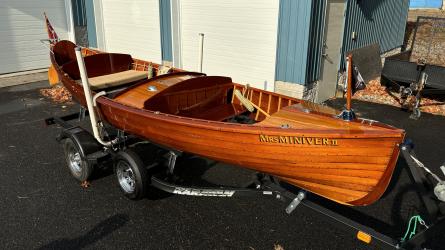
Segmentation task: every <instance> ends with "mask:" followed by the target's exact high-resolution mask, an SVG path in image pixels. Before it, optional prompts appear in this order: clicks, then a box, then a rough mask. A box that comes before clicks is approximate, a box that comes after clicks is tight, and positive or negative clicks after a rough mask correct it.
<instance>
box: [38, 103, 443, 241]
mask: <svg viewBox="0 0 445 250" xmlns="http://www.w3.org/2000/svg"><path fill="white" fill-rule="evenodd" d="M86 116H88V111H87V110H85V109H84V108H81V111H80V112H79V113H73V114H70V115H66V116H63V117H52V118H48V119H46V120H45V123H46V125H53V124H57V125H59V126H60V127H62V131H61V133H60V134H59V136H58V137H57V140H58V141H59V142H62V141H66V140H69V141H71V142H73V144H74V146H75V148H76V149H77V152H78V156H80V159H81V162H82V163H83V164H85V166H87V167H88V168H91V169H90V170H89V171H88V173H89V174H91V172H92V168H93V167H94V168H97V167H99V166H101V165H104V163H105V162H109V161H110V160H111V161H113V162H115V161H116V159H118V158H119V154H120V152H125V151H127V150H129V148H130V146H132V145H134V144H137V143H141V142H143V143H147V142H146V141H142V140H140V139H138V138H135V137H133V136H131V135H125V134H124V133H123V132H122V131H114V134H115V135H114V136H116V138H118V141H119V143H118V144H117V145H115V146H114V147H113V148H108V147H104V146H103V145H101V144H99V143H98V142H97V141H96V140H95V138H94V136H93V135H92V134H91V133H90V132H88V131H87V130H85V129H84V128H82V127H80V126H78V125H73V124H72V123H70V121H73V120H79V121H81V120H82V119H84V118H85V117H86ZM111 132H113V131H111ZM148 143H150V142H148ZM150 144H153V143H150ZM153 145H155V146H156V147H160V148H162V149H164V150H167V152H168V154H167V155H168V156H167V163H166V164H163V163H162V162H161V161H157V162H154V163H152V164H149V165H141V166H143V167H142V168H143V169H140V170H139V171H143V172H145V171H147V173H149V174H147V175H146V177H147V178H148V180H147V182H146V183H147V184H148V185H150V186H152V187H155V188H157V189H160V190H163V191H165V192H167V193H171V194H179V195H191V196H214V197H243V196H244V197H245V196H255V197H270V198H273V199H276V200H279V201H282V202H286V203H287V204H288V205H287V207H286V208H285V212H286V213H288V214H291V213H292V212H293V211H295V210H296V208H297V207H299V206H300V207H301V206H303V207H306V208H309V209H311V210H313V211H315V212H318V213H320V214H322V215H324V216H326V217H327V218H330V219H331V220H332V221H333V222H334V224H338V225H343V226H345V227H346V228H348V229H350V231H351V232H352V233H353V234H355V237H357V239H359V240H361V241H363V242H365V243H367V244H370V245H373V246H379V247H381V248H387V249H421V248H424V247H425V244H427V243H428V242H429V241H430V240H431V239H432V237H433V236H434V235H438V234H440V232H441V231H440V230H443V228H445V202H444V201H445V182H443V181H440V179H439V181H437V180H435V179H434V178H428V177H430V176H427V175H425V173H426V171H425V170H424V169H422V167H421V166H419V162H417V159H416V158H415V153H414V150H413V145H412V143H409V142H406V143H405V144H403V145H401V146H400V147H401V152H402V156H403V157H404V158H405V160H406V163H407V166H408V168H407V170H408V173H409V176H410V178H411V181H412V183H413V184H414V185H415V186H416V188H417V193H418V195H419V197H420V199H421V201H422V203H423V205H424V207H425V208H426V212H425V214H426V217H425V218H424V221H425V227H424V228H423V229H422V230H420V231H418V232H417V233H415V232H413V233H412V237H410V238H409V239H406V240H403V241H402V240H401V239H400V238H397V237H392V236H388V235H385V234H384V233H380V232H378V231H376V230H375V229H373V228H372V225H371V226H370V225H369V222H368V223H367V225H365V223H361V222H359V221H356V220H353V219H350V218H348V215H350V214H357V213H358V214H360V215H359V216H360V217H367V219H368V221H372V223H374V222H375V223H376V224H377V223H378V224H385V223H384V222H381V221H379V220H377V219H375V218H371V217H369V216H367V215H364V214H363V213H361V212H359V211H357V210H354V209H353V208H350V207H346V206H343V205H339V204H336V203H335V202H332V201H329V200H327V199H324V198H322V197H319V196H317V195H315V194H312V193H310V192H307V191H305V190H301V189H297V188H295V187H292V186H290V185H289V186H287V185H286V183H280V181H279V180H278V179H276V178H275V177H272V176H269V175H264V174H259V173H255V175H254V176H255V178H253V180H252V181H251V182H250V183H248V184H247V185H246V187H245V188H233V187H216V188H215V187H212V188H206V187H190V186H181V185H177V184H175V183H174V181H171V180H172V179H173V178H170V177H172V176H173V173H174V168H175V164H176V159H177V157H179V156H181V155H182V152H179V151H176V150H172V149H168V148H165V147H162V146H159V145H156V144H153ZM64 149H65V150H67V149H66V148H64ZM65 155H67V152H65ZM128 155H130V159H129V161H132V160H133V161H138V159H137V158H138V156H137V154H136V155H135V154H128ZM72 158H73V157H72ZM72 158H69V157H68V156H67V161H69V160H70V159H72ZM133 158H134V159H133ZM69 164H70V163H69ZM163 165H164V166H165V165H166V166H167V169H166V170H167V171H162V170H161V169H164V170H165V168H162V166H163ZM443 168H444V169H445V167H443ZM70 170H71V169H70ZM148 171H149V172H148ZM444 171H445V170H444ZM115 172H118V171H117V170H116V169H115ZM160 173H161V175H159V174H160ZM162 173H163V174H162ZM121 174H122V172H121ZM444 174H445V173H444ZM116 175H117V177H118V181H119V182H121V180H122V178H121V179H119V176H118V175H119V174H118V173H116ZM433 175H434V174H433ZM75 177H76V176H75ZM87 177H89V176H87ZM436 177H437V176H436ZM76 179H78V180H79V178H77V177H76ZM86 179H87V178H85V180H86ZM434 183H437V184H436V185H434ZM119 184H120V186H121V188H122V189H123V191H124V194H125V189H124V188H123V187H122V183H119ZM433 193H435V194H436V197H433V195H432V194H433ZM127 198H130V199H138V198H141V197H136V196H128V195H127ZM339 208H340V209H339ZM345 211H347V212H345ZM355 217H357V216H355ZM414 234H415V235H414Z"/></svg>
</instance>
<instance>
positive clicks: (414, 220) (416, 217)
mask: <svg viewBox="0 0 445 250" xmlns="http://www.w3.org/2000/svg"><path fill="white" fill-rule="evenodd" d="M417 223H419V224H420V225H422V226H425V227H426V228H428V226H427V225H426V224H425V221H424V220H423V219H422V217H420V215H414V216H412V217H411V219H409V222H408V228H407V229H406V233H405V236H403V238H402V242H404V241H405V240H406V239H407V238H408V240H409V239H411V238H412V237H413V236H414V235H416V230H417ZM411 225H413V228H411ZM410 229H411V230H410Z"/></svg>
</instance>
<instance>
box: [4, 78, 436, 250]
mask: <svg viewBox="0 0 445 250" xmlns="http://www.w3.org/2000/svg"><path fill="white" fill-rule="evenodd" d="M46 87H48V83H47V82H45V81H42V82H36V83H32V84H26V85H20V86H14V87H7V88H1V89H0V170H1V173H0V183H1V185H0V191H1V194H2V196H1V198H0V222H1V225H2V227H1V228H2V229H1V231H0V247H1V249H274V248H276V246H278V245H279V246H281V247H282V248H283V249H286V250H287V249H372V248H373V247H370V246H368V245H366V244H364V243H362V242H360V241H358V240H356V239H355V232H353V231H351V230H348V229H347V228H345V227H343V226H339V225H337V224H335V223H333V222H332V221H331V220H329V219H327V218H326V217H324V216H322V215H320V214H318V213H316V212H314V211H312V210H309V209H307V208H305V207H298V208H297V209H296V210H295V211H294V213H292V214H291V215H287V214H286V213H285V211H284V209H285V207H286V205H287V204H284V203H282V202H278V201H277V200H274V199H272V198H264V199H261V198H252V197H244V198H215V197H190V196H180V195H166V194H164V193H162V192H160V191H156V190H152V192H153V194H152V195H150V196H149V197H148V198H146V199H143V200H140V201H136V202H135V201H130V200H128V199H126V198H125V197H124V196H123V195H122V194H121V191H120V190H119V188H118V186H117V183H116V181H115V177H114V175H112V174H111V173H110V171H104V172H103V173H96V174H95V178H94V180H93V181H92V182H91V186H90V187H89V188H82V187H81V186H80V185H79V183H78V182H76V181H75V180H74V179H73V178H72V177H71V176H70V174H69V172H68V169H67V167H66V163H65V160H64V156H63V151H62V147H61V145H60V144H58V142H57V141H56V140H55V138H56V136H57V135H58V133H59V132H60V128H58V127H56V126H51V127H46V126H45V125H44V122H43V119H44V118H47V117H50V116H56V115H64V114H69V113H71V112H74V111H77V110H78V106H77V105H76V104H74V103H71V104H57V103H53V102H52V101H50V100H49V99H47V98H44V97H42V96H41V95H40V94H39V91H38V90H39V89H40V88H46ZM343 103H344V102H343V100H335V101H331V102H329V105H331V106H334V107H341V106H342V105H343ZM353 106H354V108H355V110H356V112H357V113H358V114H360V115H361V116H363V117H367V118H370V119H375V120H379V121H382V122H385V123H388V124H391V125H394V126H397V127H400V128H404V129H406V131H407V134H408V135H407V137H409V138H411V139H412V140H413V141H414V143H415V145H416V147H415V149H416V153H417V156H418V157H419V158H420V159H421V160H422V161H423V162H424V163H425V164H426V165H427V166H429V167H431V168H432V169H433V170H434V171H436V173H440V172H439V166H440V165H441V163H442V162H443V161H444V160H445V140H444V131H443V130H444V125H445V118H444V117H439V116H433V115H429V114H423V115H422V117H421V118H420V120H418V121H415V120H411V119H409V114H408V113H406V112H403V111H401V110H399V109H397V108H394V107H390V106H385V105H378V104H371V103H365V102H353ZM405 168H406V164H405V162H404V160H403V159H402V158H400V159H399V161H398V164H397V169H396V171H395V173H394V176H393V178H392V182H391V184H390V187H389V188H388V190H387V192H386V193H385V195H384V196H383V197H382V199H381V200H379V201H378V202H376V203H374V204H372V205H370V206H367V207H360V208H354V211H355V212H357V213H355V212H354V213H350V214H351V217H357V218H354V219H357V220H360V219H361V220H363V222H362V223H364V224H367V225H370V226H373V227H375V228H376V229H377V230H379V231H382V232H384V233H386V234H389V235H391V236H393V237H401V236H403V233H404V231H405V229H406V226H407V222H408V219H409V218H410V217H411V216H412V215H416V214H421V215H422V214H423V213H424V211H425V209H424V208H423V207H422V205H421V203H420V200H419V198H418V196H417V195H416V193H415V188H414V186H413V185H412V184H411V183H410V180H409V178H408V174H407V172H406V170H405ZM178 173H179V175H180V176H181V178H184V179H187V180H188V183H191V184H203V183H204V184H225V185H233V186H236V185H240V184H241V183H244V181H245V180H246V179H247V178H248V176H249V175H250V174H251V173H250V172H249V171H246V170H244V169H239V168H237V167H234V166H228V165H225V164H221V163H218V162H213V161H210V160H206V159H201V158H196V157H195V158H191V159H190V160H188V161H184V162H182V163H181V164H180V166H178ZM341 209H343V208H342V207H340V210H341ZM347 209H350V208H346V207H345V208H344V211H345V213H348V212H346V211H349V210H347ZM359 214H364V216H361V215H359ZM378 221H381V222H378ZM444 230H445V229H444ZM444 245H445V236H443V235H439V236H437V237H436V239H434V242H432V245H431V246H432V248H433V249H440V248H441V247H443V246H444Z"/></svg>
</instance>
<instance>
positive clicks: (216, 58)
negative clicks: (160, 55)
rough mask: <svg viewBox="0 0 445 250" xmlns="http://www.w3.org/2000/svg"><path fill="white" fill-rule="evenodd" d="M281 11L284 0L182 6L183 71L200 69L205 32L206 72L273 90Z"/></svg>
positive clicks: (189, 1)
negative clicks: (279, 11) (201, 43)
mask: <svg viewBox="0 0 445 250" xmlns="http://www.w3.org/2000/svg"><path fill="white" fill-rule="evenodd" d="M278 7H279V1H278V0H273V1H271V0H264V1H248V0H232V1H204V0H183V1H181V25H182V26H181V35H182V39H181V44H182V51H181V52H182V64H183V68H184V69H186V70H194V71H196V70H197V67H198V43H199V41H198V39H199V37H198V34H199V33H204V35H205V36H204V61H203V72H205V73H207V74H208V75H225V76H230V77H232V79H233V80H234V81H235V82H239V83H249V84H251V85H252V86H255V87H258V88H264V86H265V82H267V89H268V90H273V83H274V80H275V57H276V43H277V40H276V39H277V28H278Z"/></svg>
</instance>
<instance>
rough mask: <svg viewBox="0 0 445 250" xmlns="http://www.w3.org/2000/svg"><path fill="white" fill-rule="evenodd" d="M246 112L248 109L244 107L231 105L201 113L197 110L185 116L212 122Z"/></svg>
mask: <svg viewBox="0 0 445 250" xmlns="http://www.w3.org/2000/svg"><path fill="white" fill-rule="evenodd" d="M244 111H246V109H245V108H244V107H243V106H241V105H239V104H231V103H230V104H220V105H218V106H216V107H213V108H209V109H205V110H200V111H198V110H197V111H195V112H193V113H188V114H184V116H187V117H191V118H197V119H204V120H210V121H224V120H226V119H229V118H230V117H232V116H234V115H238V114H240V113H242V112H244ZM179 115H183V114H179Z"/></svg>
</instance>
